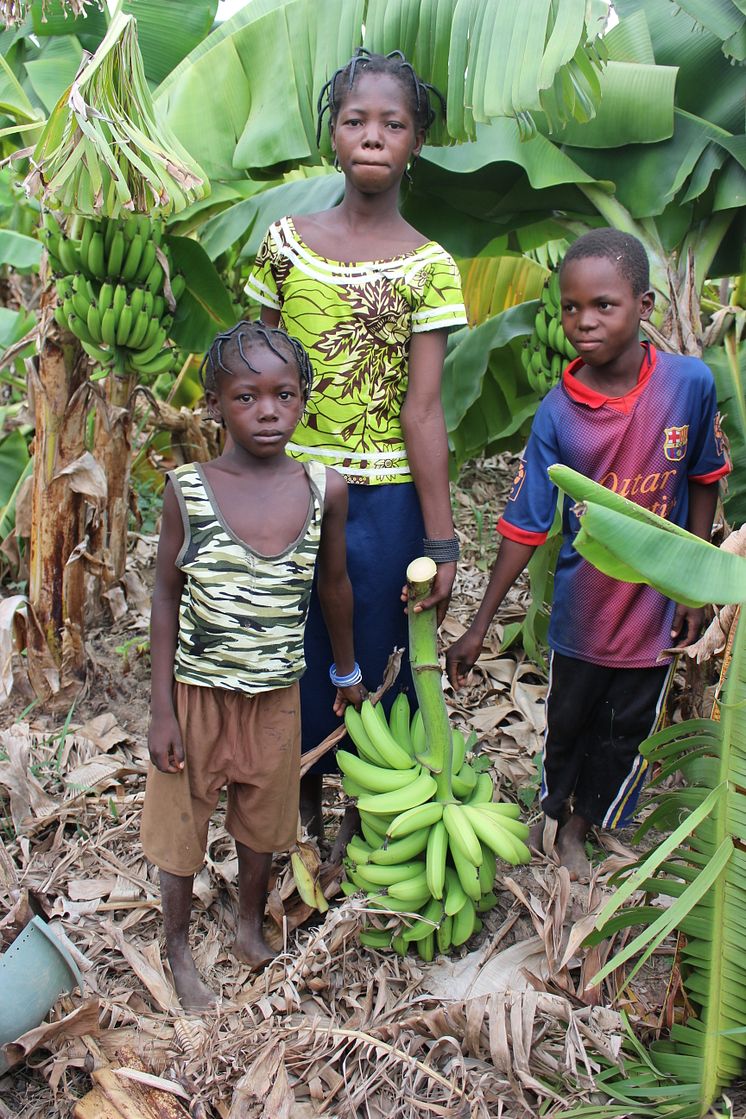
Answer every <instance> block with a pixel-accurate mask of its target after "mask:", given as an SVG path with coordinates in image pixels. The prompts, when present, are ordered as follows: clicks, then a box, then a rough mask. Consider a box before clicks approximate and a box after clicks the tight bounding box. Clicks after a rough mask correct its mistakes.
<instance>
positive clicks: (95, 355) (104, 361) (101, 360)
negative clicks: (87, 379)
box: [81, 342, 114, 366]
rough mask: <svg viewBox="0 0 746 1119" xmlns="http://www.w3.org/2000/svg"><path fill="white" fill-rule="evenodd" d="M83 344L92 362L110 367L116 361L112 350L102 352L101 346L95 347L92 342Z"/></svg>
mask: <svg viewBox="0 0 746 1119" xmlns="http://www.w3.org/2000/svg"><path fill="white" fill-rule="evenodd" d="M81 344H82V346H83V349H84V350H85V352H86V353H87V354H88V356H89V358H90V359H91V361H94V362H95V363H96V364H97V365H103V366H109V365H111V364H112V362H113V361H114V353H113V351H112V350H102V349H101V347H100V346H95V345H94V344H93V343H91V342H82V343H81Z"/></svg>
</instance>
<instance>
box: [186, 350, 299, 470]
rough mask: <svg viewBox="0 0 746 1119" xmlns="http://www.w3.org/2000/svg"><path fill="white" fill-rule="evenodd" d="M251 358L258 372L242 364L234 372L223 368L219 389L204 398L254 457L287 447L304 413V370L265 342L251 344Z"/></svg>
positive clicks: (237, 443) (267, 455) (228, 430)
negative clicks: (226, 371)
mask: <svg viewBox="0 0 746 1119" xmlns="http://www.w3.org/2000/svg"><path fill="white" fill-rule="evenodd" d="M249 358H250V360H251V364H252V365H253V366H254V368H255V369H257V370H258V372H256V373H255V372H252V370H251V369H248V368H247V367H246V366H245V365H243V363H240V364H239V365H238V367H237V368H236V371H235V372H232V373H220V374H219V375H218V378H217V392H206V393H205V398H206V400H207V404H208V407H209V409H210V412H211V413H212V416H213V419H215V420H217V421H220V420H222V421H223V422H224V423H225V428H226V431H227V432H228V433H229V434H230V435H231V437H232V439H233V442H234V443H235V444H236V445H237V446H239V447H242V448H243V450H244V451H247V452H248V453H249V454H250V455H252V456H253V457H254V458H260V459H265V458H272V457H274V456H275V455H278V454H282V453H283V452H284V450H285V445H286V444H287V442H288V440H289V439H290V437H291V436H292V434H293V431H294V430H295V428H296V426H297V424H298V421H299V420H300V418H301V416H302V414H303V408H304V405H305V399H304V395H303V389H302V387H301V382H300V374H299V372H298V366H297V365H296V363H295V362H294V361H283V360H282V358H281V357H279V355H278V354H275V353H273V352H272V350H270V349H269V347H268V346H264V345H262V344H261V343H257V344H255V345H253V346H251V348H250V350H249Z"/></svg>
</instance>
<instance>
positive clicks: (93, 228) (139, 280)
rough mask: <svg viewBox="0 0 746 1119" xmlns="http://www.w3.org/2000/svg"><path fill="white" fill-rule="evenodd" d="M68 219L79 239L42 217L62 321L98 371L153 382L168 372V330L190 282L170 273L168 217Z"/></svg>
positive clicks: (173, 354)
mask: <svg viewBox="0 0 746 1119" xmlns="http://www.w3.org/2000/svg"><path fill="white" fill-rule="evenodd" d="M71 224H73V225H74V224H77V225H78V226H79V231H80V234H81V236H80V238H79V239H73V238H71V237H69V236H68V235H67V234H66V233H65V232H63V230H62V228H61V227H60V225H59V223H58V222H57V220H56V218H55V217H54V216H53V215H52V214H49V213H47V214H46V215H45V217H44V227H43V240H44V243H45V245H46V248H47V256H48V260H49V265H50V268H51V269H52V271H53V272H54V273H55V275H56V277H57V279H56V283H55V286H56V289H57V297H58V299H59V304H58V306H57V308H56V309H55V313H54V317H55V320H56V321H57V323H58V325H59V326H61V327H62V328H63V329H64V330H69V331H70V332H71V333H72V334H74V335H75V337H76V338H78V339H79V341H80V343H81V345H82V346H83V349H84V350H85V352H86V353H87V354H88V356H89V357H90V358H91V360H92V361H93V363H94V365H95V366H96V367H97V368H98V370H99V373H98V375H99V376H105V375H106V373H107V372H108V371H109V370H113V371H114V372H115V373H116V374H118V375H119V376H123V375H125V374H127V373H134V374H136V375H137V378H138V381H139V382H140V383H141V384H149V383H151V381H152V380H153V379H154V378H155V377H157V376H159V375H160V374H161V373H168V372H170V371H171V370H172V369H173V368H174V366H175V365H176V362H177V360H178V352H177V351H176V350H175V349H174V348H173V347H171V346H169V345H168V344H167V343H168V335H169V330H170V328H171V325H172V323H173V314H174V312H175V310H176V306H177V303H178V300H179V298H180V297H181V295H182V294H183V292H184V288H185V286H186V284H185V281H184V277H183V276H182V275H180V274H179V273H176V274H173V275H172V274H171V261H170V255H169V250H168V246H167V245H166V244H165V243H163V223H162V222H160V221H158V220H155V221H152V220H151V219H150V218H148V217H146V216H145V215H144V214H130V215H129V216H128V217H126V218H124V219H122V220H107V219H103V220H101V221H96V220H95V219H93V218H83V219H79V220H78V219H74V220H73V222H72V223H71ZM94 376H95V375H94Z"/></svg>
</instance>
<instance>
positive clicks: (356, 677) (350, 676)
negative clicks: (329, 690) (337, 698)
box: [329, 661, 363, 688]
mask: <svg viewBox="0 0 746 1119" xmlns="http://www.w3.org/2000/svg"><path fill="white" fill-rule="evenodd" d="M329 679H330V680H331V682H332V684H334V687H335V688H351V687H352V685H353V684H359V683H360V682H361V681H362V679H363V674H362V672H361V671H360V665H359V664H358V663H357V661H355V667H354V668H353V670H352V672H348V673H347V675H346V676H338V675H337V666H336V664H333V665H332V667H331V668H330V669H329Z"/></svg>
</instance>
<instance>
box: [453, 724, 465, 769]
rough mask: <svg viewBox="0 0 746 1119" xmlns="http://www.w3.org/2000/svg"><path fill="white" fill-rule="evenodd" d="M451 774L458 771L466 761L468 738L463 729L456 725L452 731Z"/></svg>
mask: <svg viewBox="0 0 746 1119" xmlns="http://www.w3.org/2000/svg"><path fill="white" fill-rule="evenodd" d="M451 751H452V753H451V776H453V774H454V773H458V771H459V770H460V769H461V767H462V765H463V764H464V762H465V761H466V739H465V738H464V734H463V731H461V730H459V728H458V727H454V728H453V730H452V732H451Z"/></svg>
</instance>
